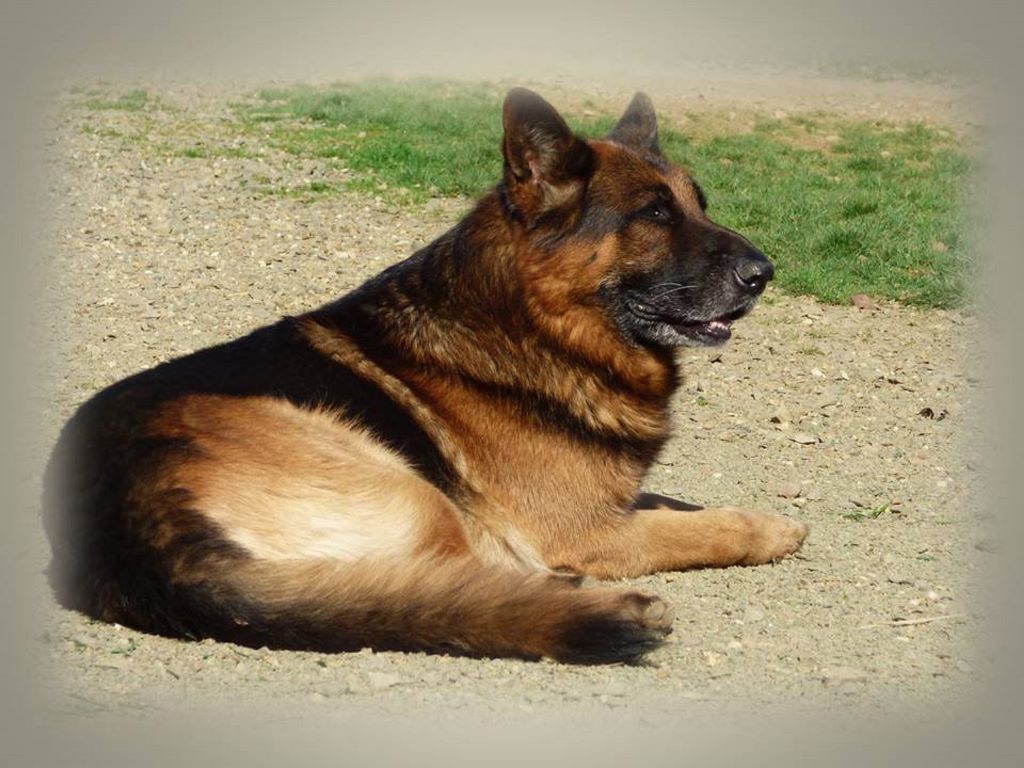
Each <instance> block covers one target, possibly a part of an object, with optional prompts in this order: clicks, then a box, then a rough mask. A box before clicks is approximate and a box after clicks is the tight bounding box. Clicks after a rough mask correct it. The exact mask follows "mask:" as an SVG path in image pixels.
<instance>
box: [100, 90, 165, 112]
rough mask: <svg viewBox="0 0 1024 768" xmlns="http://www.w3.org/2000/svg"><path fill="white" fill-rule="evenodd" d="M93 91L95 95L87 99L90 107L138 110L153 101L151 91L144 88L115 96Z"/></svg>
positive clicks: (128, 110) (127, 110)
mask: <svg viewBox="0 0 1024 768" xmlns="http://www.w3.org/2000/svg"><path fill="white" fill-rule="evenodd" d="M93 93H94V95H93V96H92V97H91V98H89V99H86V101H85V106H86V107H87V108H88V109H116V110H122V111H125V112H138V111H139V110H141V109H144V108H145V107H146V106H147V105H149V104H151V103H152V100H151V99H150V96H149V93H148V92H147V91H144V90H142V89H136V90H134V91H128V92H126V93H122V94H120V95H119V96H114V97H111V96H109V95H107V94H101V93H96V92H93Z"/></svg>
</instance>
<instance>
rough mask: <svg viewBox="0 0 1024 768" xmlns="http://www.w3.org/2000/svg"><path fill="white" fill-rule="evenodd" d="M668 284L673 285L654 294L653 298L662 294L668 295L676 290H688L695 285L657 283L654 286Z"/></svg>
mask: <svg viewBox="0 0 1024 768" xmlns="http://www.w3.org/2000/svg"><path fill="white" fill-rule="evenodd" d="M668 286H673V287H669V288H668V289H667V290H664V291H662V292H661V293H658V294H655V296H654V298H656V299H660V298H661V297H662V296H668V295H669V294H670V293H676V292H677V291H688V290H692V289H693V288H696V287H697V286H696V285H681V284H679V283H660V284H659V285H656V286H654V287H655V288H663V287H668Z"/></svg>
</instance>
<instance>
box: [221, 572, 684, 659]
mask: <svg viewBox="0 0 1024 768" xmlns="http://www.w3.org/2000/svg"><path fill="white" fill-rule="evenodd" d="M228 578H229V584H230V588H229V589H228V591H227V593H226V594H222V595H221V599H216V598H215V602H217V603H220V605H219V610H218V611H217V613H218V615H220V616H221V617H224V616H225V615H226V614H225V609H228V610H227V614H229V615H228V618H227V620H225V621H224V622H223V623H221V626H220V629H219V631H215V632H214V633H213V634H215V635H220V636H221V639H226V640H231V641H234V642H238V643H242V644H246V645H256V646H260V645H266V646H268V647H275V648H290V649H307V650H318V651H328V652H330V651H353V650H359V649H361V648H364V647H370V648H374V649H376V650H397V651H428V652H441V653H456V654H468V655H474V656H492V657H518V658H527V659H536V658H541V657H548V658H552V659H556V660H559V661H564V662H572V663H584V664H599V663H609V662H622V661H626V662H628V661H633V660H636V659H638V658H639V657H641V656H642V655H644V654H645V653H647V652H649V651H651V650H652V649H654V648H656V647H657V646H659V645H660V644H661V643H662V641H663V640H664V638H665V636H666V635H667V634H668V633H669V632H670V631H671V618H672V617H671V611H670V610H669V609H668V607H667V606H666V605H665V604H664V603H663V602H661V600H659V599H658V598H656V597H651V596H647V595H643V594H641V593H638V592H629V591H623V590H616V589H610V588H607V587H582V586H578V584H577V583H575V582H574V581H572V580H571V579H566V578H562V577H559V576H553V575H550V574H544V573H534V574H525V573H521V572H518V571H514V570H509V569H503V568H497V567H490V566H484V565H481V564H480V563H479V562H478V561H476V560H474V559H471V558H462V559H453V558H430V557H424V558H420V559H413V560H402V561H390V562H389V561H386V560H372V561H371V560H366V561H361V562H357V563H354V564H346V563H338V562H335V561H295V562H287V561H273V562H271V561H261V560H251V561H249V562H248V563H245V564H242V565H240V567H238V568H236V569H234V570H233V572H232V574H231V575H230V576H229V577H228ZM231 594H235V595H244V596H245V599H244V601H239V602H237V604H233V602H234V601H232V600H231V598H230V595H231Z"/></svg>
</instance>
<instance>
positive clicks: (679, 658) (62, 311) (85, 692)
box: [36, 80, 994, 721]
mask: <svg viewBox="0 0 1024 768" xmlns="http://www.w3.org/2000/svg"><path fill="white" fill-rule="evenodd" d="M773 82H775V81H774V80H773ZM884 85H885V84H884V83H883V84H879V83H875V84H874V87H876V88H883V86H884ZM815 87H821V86H820V84H819V86H815ZM871 87H872V84H871V83H870V82H860V81H856V82H855V83H854V84H853V85H850V86H849V89H848V90H849V92H850V93H851V94H856V95H855V96H851V98H850V102H849V104H846V103H844V102H843V99H842V93H843V91H842V89H841V88H838V90H837V88H833V89H832V90H833V91H835V92H836V94H837V95H836V96H835V99H834V102H833V103H832V104H831V105H829V106H830V108H831V109H834V110H838V111H842V110H843V108H844V106H848V107H849V111H850V112H851V113H855V114H858V113H859V111H861V110H865V109H866V110H868V111H869V112H870V110H871V103H872V102H870V101H868V99H871V98H874V99H877V100H878V104H879V105H880V106H878V111H879V112H885V111H886V110H888V113H890V116H891V115H893V114H895V115H896V116H897V117H898V116H899V115H900V114H903V112H905V111H906V110H902V111H901V110H900V109H897V108H896V107H895V106H894V105H893V104H892V103H890V102H888V101H885V98H886V96H887V92H884V88H883V92H875V93H874V95H872V92H871V91H870V89H871ZM901 87H903V88H907V89H911V91H912V87H911V85H906V84H904V85H903V86H901ZM937 87H938V86H935V85H934V84H929V85H921V86H920V88H919V90H918V91H917V93H918V95H919V96H920V100H921V101H922V102H926V103H925V106H924V107H921V109H922V110H923V113H922V114H919V113H914V114H913V115H911V116H914V117H922V116H923V117H926V118H928V119H933V120H936V121H940V122H942V121H948V122H953V121H954V120H953V118H952V117H951V115H952V113H951V112H950V111H949V110H948V109H947V107H949V105H952V104H954V103H955V101H956V100H955V98H954V97H953V96H950V95H949V94H948V93H946V95H945V96H941V97H940V96H935V89H936V88H937ZM659 88H660V89H662V91H663V92H664V91H668V90H669V86H668V85H666V84H659ZM793 88H796V87H795V86H793ZM559 89H566V86H565V85H564V84H555V85H553V86H552V89H551V90H552V91H554V92H555V93H556V96H555V97H554V98H555V99H556V101H557V92H558V90H559ZM652 90H653V91H655V92H656V93H657V90H656V89H652ZM798 90H799V89H796V91H798ZM742 91H743V88H742V87H740V86H737V87H736V88H735V89H734V93H733V96H735V95H736V93H741V92H742ZM684 92H686V89H685V88H682V87H681V88H680V93H684ZM686 93H688V92H686ZM766 93H767V94H768V95H767V96H766V95H765V94H766ZM773 93H775V90H773V89H765V88H757V87H756V83H755V84H752V85H750V87H749V92H748V93H747V98H746V101H745V102H744V101H743V99H742V98H739V97H736V98H734V100H732V101H730V100H729V99H725V100H723V101H722V102H721V105H724V106H725V107H729V108H731V107H733V106H734V105H735V104H737V103H740V102H742V104H745V105H746V106H748V107H751V108H758V109H769V110H770V109H772V108H778V109H787V110H792V109H799V108H800V106H799V105H800V103H801V99H803V101H805V102H811V101H814V100H813V99H812V98H811V97H810V96H807V95H806V94H804V95H801V93H800V92H795V91H793V89H791V91H790V92H788V96H786V98H785V99H783V98H782V97H781V96H780V97H779V98H778V100H777V101H776V102H772V101H771V95H772V94H773ZM861 93H867V94H868V95H867V96H866V97H864V98H861V96H860V95H859V94H861ZM879 93H881V95H879ZM922 94H924V95H922ZM158 96H159V103H160V104H161V105H162V106H161V108H159V109H157V108H149V107H147V108H146V109H144V110H142V111H139V112H129V111H117V110H95V109H89V108H87V107H86V106H84V105H83V99H82V96H81V95H80V94H78V95H74V94H71V93H68V94H64V95H63V96H62V97H61V105H60V108H59V110H57V112H56V113H55V119H54V124H53V133H52V142H51V146H50V158H51V164H50V179H51V187H50V190H51V192H50V194H51V199H52V210H51V214H52V235H53V238H54V243H55V247H54V249H53V251H52V262H51V264H50V265H49V267H50V270H51V272H50V279H49V281H48V295H47V306H48V309H49V312H48V315H47V316H46V323H47V326H48V327H47V328H45V329H44V330H45V331H46V333H47V334H48V335H49V336H50V338H51V339H52V340H53V346H52V354H51V355H50V360H49V366H48V367H49V371H50V372H51V382H52V388H51V393H50V394H49V395H48V397H49V402H50V403H52V407H51V408H50V412H49V419H48V421H47V422H46V424H45V429H46V434H45V437H46V441H45V444H46V445H50V444H52V440H53V439H54V438H55V436H56V432H57V430H58V429H59V427H60V424H61V423H62V422H63V420H64V419H65V418H67V417H68V416H69V415H70V413H71V412H72V410H73V409H74V407H75V406H76V405H77V404H79V403H80V402H81V401H82V400H84V399H85V398H86V397H88V396H89V394H90V393H92V392H94V391H95V390H96V389H98V388H100V387H102V386H105V385H107V384H109V383H111V382H113V381H115V380H117V379H119V378H121V377H123V376H125V375H127V374H130V373H132V372H134V371H137V370H139V369H141V368H144V367H147V366H150V365H152V364H154V363H157V362H159V361H161V360H164V359H167V358H168V357H172V356H175V355H178V354H181V353H185V352H188V351H190V350H193V349H196V348H199V347H202V346H205V345H208V344H212V343H215V342H219V341H222V340H226V339H229V338H231V337H234V336H237V335H239V334H242V333H244V332H245V331H247V330H249V329H251V328H253V327H255V326H258V325H260V324H263V323H267V322H270V321H273V320H274V319H276V318H277V317H278V316H280V315H281V314H284V313H289V314H293V313H298V312H302V311H304V310H307V309H310V308H312V307H315V306H317V305H318V304H320V303H322V302H324V301H326V300H328V299H330V298H332V297H334V296H336V295H339V294H340V293H343V292H344V291H347V290H349V289H350V288H352V287H354V286H356V285H357V284H358V283H360V282H361V281H362V280H363V279H365V278H366V277H368V276H370V275H372V274H374V273H376V272H378V271H379V270H380V269H381V268H383V267H384V266H385V265H387V264H389V263H391V262H394V261H395V260H397V259H400V258H403V257H404V256H406V255H407V254H408V253H409V252H410V251H411V250H412V249H413V248H414V247H416V246H417V245H419V244H423V243H426V242H428V241H429V240H430V239H431V238H433V237H434V236H436V235H437V234H438V233H440V232H441V231H443V230H444V229H445V228H446V227H447V226H449V225H450V224H451V223H452V222H453V221H454V220H455V218H456V217H457V216H458V214H459V212H460V211H461V210H463V209H464V207H465V205H466V203H465V202H464V201H447V200H435V201H433V202H432V203H431V204H430V205H428V206H427V207H426V208H424V209H415V210H413V209H409V208H402V207H396V206H394V205H392V204H391V203H389V202H387V201H385V200H382V199H379V198H377V199H374V198H368V197H359V196H354V195H352V196H349V195H345V194H342V195H336V196H330V197H324V198H322V199H319V200H315V201H312V202H304V201H302V200H298V199H295V198H294V197H287V196H273V195H264V194H254V193H253V192H252V191H251V190H252V187H253V186H254V182H253V180H254V179H256V178H257V177H270V178H271V179H272V180H273V181H274V183H278V184H284V185H293V184H300V183H303V182H305V181H309V180H313V179H317V178H327V177H328V176H329V174H331V173H333V172H332V171H331V170H330V169H329V168H328V167H327V166H326V165H324V164H322V163H317V162H312V161H297V160H295V159H294V158H289V157H287V156H284V155H279V154H275V153H274V152H267V153H266V154H264V155H263V156H262V157H260V158H259V159H252V158H248V159H247V158H189V157H181V156H176V155H175V154H174V153H173V152H166V151H158V149H156V148H158V147H159V146H160V145H161V142H164V143H167V142H169V143H171V144H172V145H175V146H187V145H189V144H191V143H194V142H197V141H205V142H207V143H216V142H217V141H219V140H221V139H223V138H224V137H225V136H227V134H228V133H229V132H228V131H227V129H226V128H225V122H224V120H225V119H226V118H227V117H228V115H229V112H228V109H227V103H228V102H229V101H230V100H231V99H232V98H239V97H240V96H241V94H240V93H239V92H238V90H237V87H235V89H234V90H233V88H232V87H231V86H224V85H216V86H215V85H202V86H199V85H189V86H181V85H175V86H166V87H165V86H161V89H160V92H159V94H158ZM604 96H606V97H607V98H608V99H609V100H610V101H611V100H615V99H617V98H618V94H617V93H607V92H606V93H605V94H604ZM888 96H891V94H888ZM687 98H688V97H685V98H684V97H680V100H678V101H676V102H671V100H669V103H667V104H666V103H665V102H664V101H663V102H662V103H661V104H659V107H662V106H664V108H665V109H666V111H669V112H671V110H672V109H675V108H678V109H680V110H682V109H683V108H684V107H685V108H690V107H692V106H693V104H692V103H690V102H689V101H687ZM929 99H931V101H929ZM623 103H624V102H623ZM707 103H711V104H713V105H714V104H718V103H719V102H715V101H714V97H713V94H712V96H710V97H708V99H707ZM904 103H905V104H906V103H917V102H910V101H909V100H907V99H905V100H904ZM928 104H931V105H932V106H931V107H930V108H929V107H928ZM673 105H674V106H673ZM687 105H689V106H687ZM794 105H795V106H794ZM807 106H808V108H809V107H811V106H815V107H818V106H821V105H820V104H817V103H815V104H808V105H807ZM918 106H920V104H919V105H918ZM929 110H930V111H929ZM496 151H497V148H496ZM342 173H343V172H342ZM975 325H976V323H975V320H974V318H973V317H972V316H971V313H969V312H949V311H921V310H915V309H908V308H905V307H900V306H896V305H891V304H886V303H876V304H873V305H872V306H869V307H867V308H857V307H854V306H852V305H851V306H842V307H835V306H824V305H821V304H819V303H817V302H815V301H813V300H810V299H806V298H796V297H791V296H787V295H784V294H781V293H779V292H777V291H773V290H769V291H768V293H767V294H766V296H765V300H764V302H763V303H762V305H761V306H760V307H759V308H758V309H757V310H756V311H755V312H754V314H753V315H752V316H751V317H749V318H747V319H746V320H744V321H743V322H742V323H740V324H739V325H738V327H737V328H736V333H735V338H734V340H733V341H732V342H731V343H730V345H729V346H728V347H726V348H725V349H720V350H714V351H706V350H700V351H695V352H694V351H690V352H687V353H685V354H684V359H685V370H686V372H687V378H686V383H685V386H683V387H682V388H681V390H680V392H679V394H678V396H677V399H676V403H675V408H674V412H675V414H676V415H675V421H676V431H675V436H674V438H673V439H672V440H671V442H670V443H669V444H668V446H667V448H666V450H665V451H664V454H663V455H662V457H661V460H660V461H659V463H658V464H656V465H655V467H654V469H653V471H652V473H651V475H650V478H649V480H648V483H647V489H648V490H651V491H654V492H659V493H665V494H668V495H672V496H676V497H679V498H682V499H685V500H687V501H691V502H699V503H702V504H724V503H738V504H742V505H748V506H754V507H759V508H762V509H765V510H769V511H776V512H783V513H786V514H789V515H792V516H794V517H798V518H800V519H802V520H804V521H806V522H807V523H808V524H809V525H810V527H811V534H810V537H809V539H808V541H807V543H806V545H805V547H804V549H803V551H802V552H801V553H800V554H799V555H798V556H796V557H794V558H791V559H789V560H787V561H785V562H782V563H780V564H778V565H775V566H769V567H761V568H730V569H725V570H718V571H695V572H688V573H674V574H661V575H657V576H652V577H647V578H643V579H637V580H634V581H633V582H632V583H633V584H635V585H636V586H640V587H643V588H645V589H650V590H653V591H655V592H657V593H659V594H660V595H662V596H663V597H665V598H667V599H668V600H670V601H671V602H672V603H673V604H674V606H675V608H676V615H677V620H676V627H675V633H674V634H673V635H672V636H671V638H670V640H671V642H670V643H669V644H667V645H666V646H665V647H664V648H662V649H660V650H658V651H657V652H655V653H653V654H652V655H651V656H650V657H649V660H648V663H645V664H643V665H641V666H635V667H629V666H615V667H604V668H574V667H566V666H559V665H555V664H550V663H523V662H515V661H492V660H471V659H457V658H446V657H432V656H425V655H418V654H396V653H371V652H369V651H364V652H362V653H357V654H350V655H336V656H331V655H323V654H316V653H295V652H276V651H268V650H250V649H246V648H239V647H235V646H232V645H227V644H219V643H214V642H212V641H204V642H201V643H186V642H179V641H173V640H168V639H164V638H157V637H150V636H146V635H143V634H140V633H137V632H134V631H131V630H129V629H126V628H123V627H119V626H109V625H104V624H99V623H95V622H92V621H89V620H87V619H85V618H83V617H82V616H80V615H78V614H75V613H71V612H68V611H65V610H63V609H60V608H59V607H57V606H56V605H54V604H53V601H52V598H50V597H49V595H48V593H47V592H46V590H45V587H44V586H43V585H42V584H41V583H40V584H39V585H37V586H36V593H37V595H38V597H39V601H40V602H41V603H42V604H44V605H45V606H46V608H45V614H46V620H45V625H46V626H45V633H44V635H43V637H42V639H41V642H40V644H39V656H40V674H41V679H42V680H43V684H44V686H45V688H46V690H47V691H48V692H49V693H50V694H51V695H50V697H49V700H50V702H51V705H50V706H51V708H52V709H53V710H54V711H57V712H65V713H66V712H72V713H78V714H83V713H84V714H94V715H106V714H120V713H126V712H128V713H141V714H142V715H145V714H147V713H152V712H159V711H164V710H181V709H186V708H188V709H190V710H195V709H203V708H205V707H210V708H217V707H220V706H226V705H231V706H236V705H237V703H238V702H239V701H243V700H244V701H246V702H249V704H247V706H251V707H254V708H260V707H268V708H271V709H272V708H274V707H278V706H282V705H283V706H286V707H287V708H288V710H289V711H290V713H291V714H293V715H294V714H300V713H303V712H314V711H318V712H331V713H333V714H335V715H339V716H342V717H344V716H347V715H348V714H352V715H353V716H354V713H357V712H360V713H366V712H384V713H398V714H410V715H416V714H418V713H426V712H430V713H432V714H435V715H441V716H445V715H451V716H453V717H454V716H455V715H457V714H459V713H466V712H472V713H474V714H475V715H479V716H480V717H483V718H494V719H495V720H500V719H501V718H502V717H505V716H507V714H508V713H510V712H526V713H529V712H543V711H550V710H554V709H558V710H559V711H561V712H563V713H565V712H570V713H578V714H580V715H581V716H586V714H587V713H592V712H594V711H595V710H601V711H604V710H607V709H608V708H612V709H618V708H622V709H623V710H624V711H629V712H633V713H643V716H644V717H645V718H647V719H648V720H654V721H656V720H657V718H659V717H661V716H667V714H668V713H672V714H673V716H678V715H679V714H680V713H682V714H684V715H685V714H688V713H692V714H693V716H694V717H696V716H698V715H699V714H702V713H707V712H720V711H730V712H748V713H750V712H762V711H765V710H766V709H768V710H786V711H791V710H796V711H798V712H799V711H807V712H810V711H821V710H840V709H841V710H843V711H847V710H850V711H862V712H867V711H876V712H877V711H884V712H890V711H927V712H930V711H936V710H942V711H946V710H952V711H955V709H956V707H957V706H958V702H963V701H965V700H967V699H969V698H970V697H972V696H976V695H978V692H979V690H981V688H980V683H981V682H983V681H984V680H985V678H986V675H987V674H988V670H989V666H990V662H991V660H990V659H988V658H987V657H986V654H985V652H984V646H983V643H981V642H980V640H981V639H982V638H983V636H984V630H983V620H984V618H985V617H984V616H983V615H982V613H983V612H982V610H981V609H980V607H979V606H980V605H981V600H980V590H981V578H980V573H981V571H982V570H983V569H984V567H985V565H986V560H987V559H988V558H990V557H991V556H992V555H991V551H992V550H993V549H994V546H993V543H992V542H991V541H990V540H989V539H988V538H986V534H985V517H984V515H983V514H982V512H981V510H980V507H979V503H978V501H977V498H978V495H979V494H978V482H977V479H976V475H977V471H978V467H977V466H976V462H975V460H972V459H971V458H970V457H971V456H974V455H975V454H976V453H977V450H978V448H979V446H978V445H976V444H974V443H973V442H972V439H973V436H974V434H975V431H976V430H974V429H973V428H972V419H973V416H974V414H975V413H976V410H977V402H978V398H979V397H980V395H981V392H980V389H981V384H980V383H979V380H978V378H977V377H976V375H975V371H976V366H977V360H976V358H977V354H976V351H975V348H974V341H973V340H974V335H975V330H976V329H975ZM37 544H38V552H39V558H40V562H43V561H44V560H45V557H46V554H45V553H46V551H47V547H46V543H45V540H44V539H43V536H42V533H41V532H40V534H39V538H38V542H37Z"/></svg>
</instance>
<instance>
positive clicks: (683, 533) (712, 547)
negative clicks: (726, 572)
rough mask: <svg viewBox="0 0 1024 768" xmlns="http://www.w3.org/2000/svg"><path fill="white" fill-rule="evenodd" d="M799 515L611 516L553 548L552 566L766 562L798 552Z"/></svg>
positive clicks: (637, 567)
mask: <svg viewBox="0 0 1024 768" xmlns="http://www.w3.org/2000/svg"><path fill="white" fill-rule="evenodd" d="M807 530H808V529H807V526H806V525H805V524H804V523H802V522H799V521H797V520H791V519H789V518H787V517H782V516H781V515H773V514H768V513H765V512H754V511H750V510H745V509H739V508H737V507H720V508H716V509H700V510H696V511H683V510H676V509H664V508H661V509H638V510H631V511H629V512H625V513H623V514H621V515H616V516H608V517H607V518H604V519H603V520H602V521H601V522H600V523H599V524H597V525H595V526H594V527H593V528H592V529H591V530H590V531H588V532H587V534H586V535H583V536H578V537H574V540H573V541H571V542H568V543H565V544H563V546H561V547H560V548H558V549H557V550H555V551H553V552H551V553H550V556H549V557H548V561H549V563H550V564H551V565H552V567H557V568H566V569H571V570H574V571H578V572H580V573H585V574H587V575H591V576H596V577H598V578H605V579H609V578H612V579H614V578H624V577H630V576H640V575H643V574H647V573H656V572H658V571H675V570H685V569H689V568H702V567H724V566H729V565H761V564H763V563H769V562H772V561H775V560H779V559H781V558H783V557H786V556H787V555H791V554H793V553H794V552H796V551H797V550H798V549H799V548H800V545H801V544H802V543H803V540H804V538H805V537H806V536H807Z"/></svg>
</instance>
